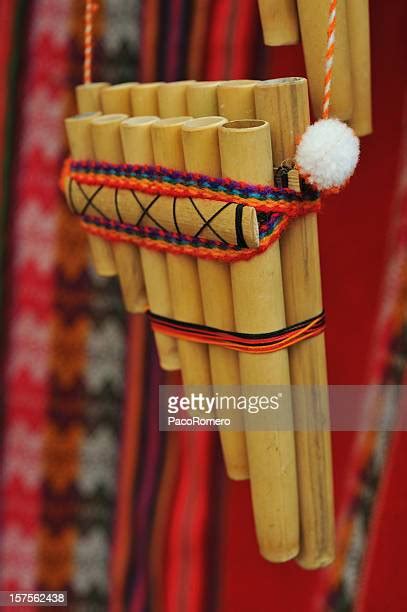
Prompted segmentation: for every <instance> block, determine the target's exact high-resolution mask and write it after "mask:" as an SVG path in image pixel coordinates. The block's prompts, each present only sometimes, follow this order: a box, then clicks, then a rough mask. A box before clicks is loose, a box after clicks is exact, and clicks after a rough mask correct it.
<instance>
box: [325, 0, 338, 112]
mask: <svg viewBox="0 0 407 612" xmlns="http://www.w3.org/2000/svg"><path fill="white" fill-rule="evenodd" d="M336 3H337V0H331V3H330V5H329V18H328V44H327V48H326V55H325V82H324V84H325V87H324V100H323V105H322V119H328V117H329V107H330V104H331V84H332V70H333V65H334V53H335V29H336Z"/></svg>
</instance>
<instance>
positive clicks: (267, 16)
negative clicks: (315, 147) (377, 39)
mask: <svg viewBox="0 0 407 612" xmlns="http://www.w3.org/2000/svg"><path fill="white" fill-rule="evenodd" d="M258 1H259V9H260V17H261V22H262V27H263V36H264V42H265V44H266V45H270V46H280V45H293V44H296V43H298V42H299V41H300V34H301V44H302V47H303V51H304V58H305V65H306V70H307V77H308V81H309V86H310V94H311V102H312V108H313V112H314V116H315V117H316V118H318V117H320V116H321V113H322V99H323V89H324V66H325V61H324V58H325V49H326V36H327V23H328V13H329V7H330V4H331V3H332V0H258ZM335 39H336V42H335V64H334V67H333V77H332V91H331V96H332V97H331V105H332V111H331V113H332V116H335V117H338V118H339V119H342V120H344V121H347V122H349V124H350V126H351V127H352V128H353V130H354V131H355V133H356V134H357V135H358V136H366V135H368V134H371V132H372V100H371V95H372V94H371V69H370V30H369V0H339V1H338V3H337V5H336V33H335Z"/></svg>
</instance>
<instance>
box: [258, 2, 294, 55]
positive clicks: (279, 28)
mask: <svg viewBox="0 0 407 612" xmlns="http://www.w3.org/2000/svg"><path fill="white" fill-rule="evenodd" d="M259 10H260V20H261V26H262V29H263V38H264V44H265V45H268V46H270V47H280V46H281V45H296V44H297V43H298V41H299V31H298V16H297V5H296V3H295V0H259Z"/></svg>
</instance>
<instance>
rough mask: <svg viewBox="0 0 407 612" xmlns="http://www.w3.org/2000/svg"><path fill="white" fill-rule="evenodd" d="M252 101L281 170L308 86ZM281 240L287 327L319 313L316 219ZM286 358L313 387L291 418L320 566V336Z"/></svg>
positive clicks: (329, 552)
mask: <svg viewBox="0 0 407 612" xmlns="http://www.w3.org/2000/svg"><path fill="white" fill-rule="evenodd" d="M255 98H256V110H257V116H258V117H259V118H261V119H264V120H267V121H268V122H269V123H270V126H271V138H272V146H273V154H274V162H275V164H276V165H279V164H281V163H282V161H283V160H286V159H290V158H293V156H294V153H295V148H296V141H297V139H298V137H299V136H301V134H302V133H303V132H304V131H305V129H306V128H307V126H308V124H309V105H308V89H307V81H306V79H303V78H290V79H275V80H271V81H265V82H264V83H261V84H259V85H257V87H256V89H255ZM280 242H281V252H282V265H283V283H284V294H285V309H286V316H287V324H288V325H293V324H294V323H298V322H300V321H304V320H306V319H308V318H310V317H313V316H315V315H316V314H319V313H320V312H321V311H322V308H323V306H322V291H321V274H320V264H319V248H318V228H317V218H316V215H315V214H309V215H306V216H305V217H300V218H299V219H297V220H295V222H294V223H292V224H291V225H290V227H289V228H288V229H287V231H286V232H285V233H284V234H283V236H282V239H281V241H280ZM299 254H301V258H302V261H301V262H299V261H298V257H299ZM289 353H290V374H291V383H292V384H293V385H313V386H315V393H314V394H313V403H312V404H311V403H310V402H309V397H307V396H305V394H304V395H299V394H298V395H297V396H296V403H295V414H296V416H297V415H298V416H299V417H300V419H301V422H300V423H299V425H300V426H301V427H300V429H301V430H299V431H297V432H296V449H297V462H298V465H297V470H298V479H299V495H300V515H301V552H300V556H299V558H298V562H299V563H300V564H301V565H302V566H303V567H305V568H317V567H321V566H323V565H327V564H328V563H330V562H331V561H332V560H333V558H334V549H335V541H334V507H333V487H332V460H331V443H330V434H329V431H327V430H326V429H327V424H328V422H329V410H328V405H327V396H326V393H327V373H326V358H325V342H324V336H323V335H322V334H321V335H319V336H316V337H315V338H311V339H309V340H305V341H304V342H300V343H299V344H296V345H295V346H293V347H291V348H290V351H289ZM318 391H319V392H318ZM303 398H304V400H303V402H301V400H302V399H303ZM307 401H308V404H307ZM300 402H301V404H300ZM302 403H305V405H302Z"/></svg>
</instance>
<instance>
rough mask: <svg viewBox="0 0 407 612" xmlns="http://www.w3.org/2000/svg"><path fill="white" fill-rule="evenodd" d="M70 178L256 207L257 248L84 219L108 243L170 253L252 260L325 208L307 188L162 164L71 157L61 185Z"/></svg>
mask: <svg viewBox="0 0 407 612" xmlns="http://www.w3.org/2000/svg"><path fill="white" fill-rule="evenodd" d="M67 179H68V180H69V181H70V183H69V184H70V185H72V182H76V183H78V184H79V185H88V186H94V187H100V188H108V189H112V190H119V189H120V190H122V189H124V190H126V189H128V190H131V191H133V192H141V193H144V194H150V195H152V196H170V197H171V198H199V199H202V200H212V201H217V202H225V203H230V202H233V203H236V204H241V205H244V206H250V207H253V208H255V210H256V212H257V220H258V224H259V246H258V247H257V248H249V247H247V246H246V245H245V244H243V245H242V244H237V245H235V244H228V243H226V242H222V241H220V240H219V241H217V240H209V239H207V238H204V237H202V236H201V235H195V236H189V235H186V234H182V233H177V232H174V231H170V230H166V229H165V228H162V227H161V228H158V227H152V226H139V225H130V224H127V223H122V222H120V221H116V220H113V219H109V218H106V216H103V217H99V216H98V217H96V216H91V215H87V214H82V215H81V219H82V221H81V223H82V227H83V228H84V229H85V230H86V231H87V232H88V233H90V234H94V235H97V236H100V237H102V238H104V239H106V240H111V241H119V242H128V243H133V244H135V245H138V246H144V247H146V248H150V249H157V250H161V251H163V250H164V251H169V252H171V253H185V254H189V255H193V256H195V257H201V258H204V259H205V258H206V259H222V260H223V261H238V260H242V259H250V258H251V257H253V256H255V255H258V254H259V253H261V252H263V251H264V250H265V249H267V248H268V247H269V246H270V245H271V244H272V243H273V242H275V241H276V240H278V239H279V238H280V236H281V233H282V232H283V231H284V229H285V228H286V227H287V225H288V223H289V222H290V221H291V220H292V219H294V218H296V217H299V216H302V215H305V214H307V213H311V212H318V211H319V210H320V207H321V203H320V199H319V193H318V192H317V191H315V190H313V189H311V188H309V187H308V186H305V185H304V186H303V191H302V192H297V191H294V190H292V189H288V188H276V187H270V186H269V185H252V184H250V183H245V182H241V181H233V180H231V179H227V178H213V177H209V176H206V175H203V174H197V173H189V172H178V171H176V170H171V169H169V168H164V167H162V166H146V165H131V164H110V163H106V162H95V161H89V160H85V161H77V160H72V159H68V160H66V162H65V164H64V169H63V171H62V176H61V184H62V186H64V185H65V182H66V180H67ZM68 192H70V189H69V190H68Z"/></svg>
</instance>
